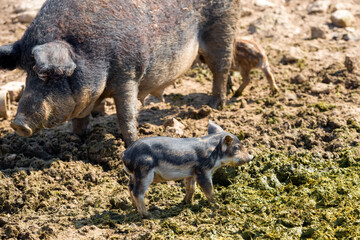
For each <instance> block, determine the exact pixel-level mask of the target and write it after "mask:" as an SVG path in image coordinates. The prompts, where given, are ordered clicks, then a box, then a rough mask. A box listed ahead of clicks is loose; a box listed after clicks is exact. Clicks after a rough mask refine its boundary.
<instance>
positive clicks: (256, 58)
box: [231, 38, 279, 97]
mask: <svg viewBox="0 0 360 240" xmlns="http://www.w3.org/2000/svg"><path fill="white" fill-rule="evenodd" d="M254 68H259V69H261V70H262V72H263V73H264V75H265V77H266V79H267V80H268V82H269V84H270V88H271V92H272V93H273V94H275V93H277V92H278V91H279V89H278V87H277V85H276V83H275V79H274V75H273V74H272V72H271V69H270V64H269V61H268V58H267V56H266V53H265V50H264V49H262V48H261V47H260V46H259V45H257V44H256V43H255V42H253V41H250V40H245V39H241V38H237V39H236V40H235V43H234V54H233V61H232V66H231V70H232V71H239V72H240V74H241V77H242V80H243V82H242V84H241V85H240V87H239V88H238V90H236V92H235V93H234V97H238V96H241V95H242V92H243V91H244V89H245V87H246V86H247V85H248V84H249V83H250V71H251V70H252V69H254Z"/></svg>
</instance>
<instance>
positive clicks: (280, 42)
mask: <svg viewBox="0 0 360 240" xmlns="http://www.w3.org/2000/svg"><path fill="white" fill-rule="evenodd" d="M17 2H19V1H10V0H4V1H3V3H2V6H1V10H0V11H1V13H2V14H1V15H0V22H1V23H2V24H0V43H1V44H6V43H10V42H13V41H16V40H17V39H18V38H20V37H21V35H22V33H23V31H24V30H25V29H26V26H27V25H24V24H21V23H19V22H18V21H17V20H13V19H14V18H13V15H14V9H15V4H16V3H17ZM242 2H243V3H242V4H243V7H244V9H243V13H242V15H243V17H242V21H241V23H240V26H239V28H240V29H241V35H242V36H246V37H247V38H250V39H253V40H255V41H256V42H258V43H260V44H261V45H262V46H263V47H264V49H265V50H266V51H267V54H268V58H269V61H270V63H271V65H272V69H273V71H274V75H275V78H276V82H277V84H278V86H279V88H280V90H281V91H280V93H279V94H278V95H277V96H273V97H271V96H270V89H269V86H268V83H267V81H266V80H265V79H264V76H263V75H262V73H261V72H260V71H258V70H253V71H252V73H251V78H252V80H251V83H250V85H249V86H248V88H247V89H246V90H245V92H244V95H243V96H242V97H240V98H237V99H232V98H230V95H229V100H228V104H227V106H226V108H225V109H224V110H223V111H218V110H214V109H211V108H209V107H208V106H207V105H206V103H207V102H208V101H209V100H210V93H211V88H212V86H211V79H212V76H211V73H210V72H209V70H208V69H207V68H206V66H204V65H200V66H198V67H196V68H194V69H192V70H191V71H189V72H188V73H187V74H186V75H185V76H184V77H182V78H181V79H180V80H179V82H178V84H177V86H176V87H175V88H174V87H169V88H168V89H166V91H165V103H161V102H158V100H157V99H155V98H152V97H150V98H149V99H147V100H146V105H145V106H144V107H142V108H141V110H140V113H139V117H138V121H139V135H140V137H147V136H157V135H167V134H168V133H167V132H166V130H165V128H164V126H163V124H164V122H166V121H167V120H168V119H172V118H176V119H177V120H178V121H180V122H181V123H182V124H183V125H184V126H185V128H184V129H183V135H184V137H200V136H203V135H205V134H206V130H207V125H208V120H209V119H211V120H213V121H215V122H216V123H217V124H219V125H221V126H222V127H223V128H224V129H225V130H226V131H228V132H231V133H233V134H235V135H236V136H238V137H239V138H240V139H242V140H243V142H244V144H245V145H246V147H247V148H248V149H249V150H250V151H251V152H252V153H253V154H254V155H255V159H254V160H253V162H252V163H251V164H249V165H247V166H242V167H239V168H228V169H222V170H221V171H219V172H218V173H216V175H215V176H214V183H215V189H216V190H215V192H216V196H217V203H216V204H215V205H214V206H211V205H209V204H208V203H207V202H206V201H205V197H204V196H203V194H202V193H201V191H200V190H197V191H196V193H195V202H194V204H192V205H184V204H183V203H182V202H181V200H182V198H183V196H184V187H183V184H182V183H181V182H175V183H164V184H154V185H152V186H151V187H150V189H149V191H148V194H147V196H146V199H147V206H148V207H149V208H150V212H151V214H152V215H153V218H152V219H148V220H141V219H140V217H139V216H138V214H137V213H136V212H135V211H134V209H133V208H132V205H131V202H130V199H129V196H128V191H127V182H128V178H127V176H126V174H125V173H124V171H123V165H122V162H121V158H120V154H121V152H122V151H123V150H124V149H125V148H124V143H123V141H122V140H121V133H120V131H119V127H118V123H117V119H116V116H115V107H114V104H113V101H112V100H110V99H109V100H107V102H106V106H105V107H106V113H107V114H106V115H105V116H97V117H94V118H92V120H91V126H90V128H89V133H88V135H87V136H86V137H85V138H79V137H78V136H76V135H74V134H72V133H71V124H70V123H66V124H64V125H62V126H60V127H57V128H55V129H46V130H43V131H41V132H40V133H38V134H36V135H35V136H33V137H31V138H23V137H20V136H17V135H15V134H14V132H13V130H12V129H11V128H10V127H9V125H10V121H11V120H12V117H13V116H14V114H15V112H16V107H17V103H16V102H12V106H11V112H12V117H11V118H10V119H7V120H5V119H0V236H1V238H4V239H6V238H20V239H39V238H41V239H65V238H72V239H89V238H94V239H108V238H115V239H116V238H121V239H123V238H129V239H139V238H142V239H150V238H152V239H169V238H180V239H185V238H187V239H189V238H191V239H200V238H205V239H208V238H225V239H254V238H286V239H299V238H339V239H343V238H349V239H351V238H354V237H355V236H359V234H360V232H359V229H360V227H359V224H360V222H359V220H358V219H360V212H359V209H360V205H359V199H360V192H359V187H358V183H359V182H360V179H359V173H360V158H359V156H360V72H359V71H360V70H359V68H353V67H349V63H347V64H345V58H346V56H351V59H352V61H355V62H354V64H355V65H356V64H358V65H359V62H356V61H359V60H356V59H360V55H359V53H360V45H359V41H357V40H356V38H354V37H353V36H358V37H359V36H360V32H359V31H360V29H359V27H358V26H352V27H350V28H337V27H335V26H333V25H332V24H331V22H330V16H331V12H332V10H333V9H334V7H335V6H336V3H337V2H336V1H330V3H331V4H330V5H329V6H328V8H327V9H326V11H323V12H318V13H312V14H309V13H308V9H309V6H310V5H311V4H313V1H310V0H306V1H298V0H295V1H280V0H278V1H277V0H273V1H272V3H274V4H275V7H267V8H264V7H261V5H259V3H258V2H260V1H242ZM254 2H257V5H255V4H254ZM346 3H347V4H350V8H349V9H350V11H351V13H352V14H353V15H354V16H355V18H356V19H357V21H359V20H360V19H359V18H360V5H359V4H358V3H357V2H356V1H348V2H346ZM345 7H346V6H345ZM310 23H317V24H318V25H321V27H322V29H323V30H324V31H325V39H323V38H319V39H312V38H311V27H312V25H311V24H310ZM346 35H347V36H348V38H347V37H344V36H346ZM351 36H352V38H350V37H351ZM294 53H295V54H294ZM290 60H291V61H290ZM349 70H351V71H349ZM232 78H233V82H234V83H235V87H236V86H239V83H240V82H241V80H240V79H239V75H236V74H235V75H234V76H232ZM13 80H16V81H19V80H20V81H24V80H25V74H24V73H23V72H22V71H20V70H16V71H12V72H4V71H2V72H1V74H0V85H3V84H5V83H7V82H9V81H13Z"/></svg>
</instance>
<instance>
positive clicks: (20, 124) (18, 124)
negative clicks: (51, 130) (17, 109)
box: [10, 114, 33, 137]
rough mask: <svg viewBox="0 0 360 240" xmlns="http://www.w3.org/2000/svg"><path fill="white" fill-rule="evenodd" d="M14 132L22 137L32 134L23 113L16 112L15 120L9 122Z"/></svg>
mask: <svg viewBox="0 0 360 240" xmlns="http://www.w3.org/2000/svg"><path fill="white" fill-rule="evenodd" d="M10 126H11V127H12V128H13V129H14V130H15V132H16V133H17V134H18V135H20V136H24V137H29V136H31V135H32V134H33V130H32V129H31V128H30V126H29V124H27V123H26V119H25V116H24V115H23V114H17V115H16V117H15V120H14V121H13V122H12V123H11V124H10Z"/></svg>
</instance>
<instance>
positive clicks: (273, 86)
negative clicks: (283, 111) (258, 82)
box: [261, 64, 279, 95]
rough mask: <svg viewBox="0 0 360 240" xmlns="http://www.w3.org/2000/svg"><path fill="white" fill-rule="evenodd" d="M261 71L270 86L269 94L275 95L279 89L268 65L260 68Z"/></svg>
mask: <svg viewBox="0 0 360 240" xmlns="http://www.w3.org/2000/svg"><path fill="white" fill-rule="evenodd" d="M261 70H262V71H263V73H264V75H265V77H266V79H267V81H268V82H269V84H270V88H271V94H273V95H274V94H276V93H278V92H279V88H278V87H277V85H276V83H275V78H274V75H273V74H272V72H271V69H270V66H269V65H268V64H265V66H264V67H262V68H261Z"/></svg>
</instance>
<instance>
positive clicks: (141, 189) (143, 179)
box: [130, 171, 154, 218]
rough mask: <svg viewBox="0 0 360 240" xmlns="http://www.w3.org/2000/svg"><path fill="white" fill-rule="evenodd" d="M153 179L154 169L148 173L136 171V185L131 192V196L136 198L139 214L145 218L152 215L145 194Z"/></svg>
mask: <svg viewBox="0 0 360 240" xmlns="http://www.w3.org/2000/svg"><path fill="white" fill-rule="evenodd" d="M153 180H154V171H149V172H148V173H147V174H146V175H142V174H141V173H135V174H134V186H133V189H132V190H131V192H130V194H131V198H132V199H133V200H134V202H135V205H136V207H137V210H138V212H139V214H140V215H141V216H142V217H145V218H148V217H150V213H149V212H148V211H147V210H146V206H145V201H144V196H145V192H146V190H147V189H148V188H149V186H150V184H151V183H152V181H153Z"/></svg>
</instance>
